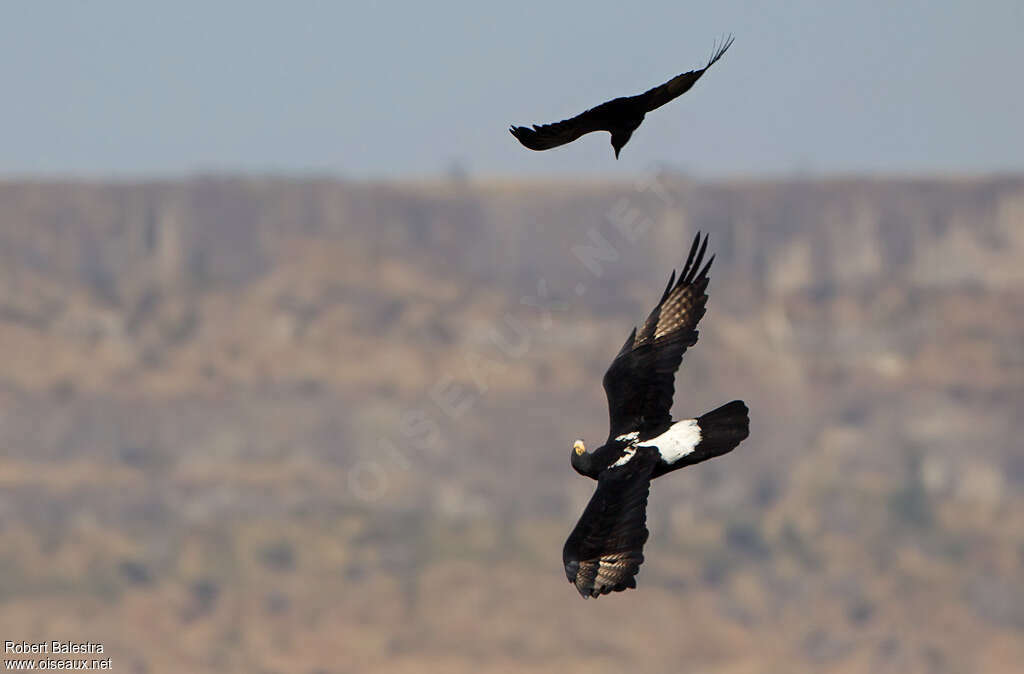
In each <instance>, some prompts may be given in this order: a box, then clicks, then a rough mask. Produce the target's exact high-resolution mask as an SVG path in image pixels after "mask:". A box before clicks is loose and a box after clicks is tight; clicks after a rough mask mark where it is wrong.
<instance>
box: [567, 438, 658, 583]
mask: <svg viewBox="0 0 1024 674" xmlns="http://www.w3.org/2000/svg"><path fill="white" fill-rule="evenodd" d="M656 463H657V457H656V456H654V454H653V452H649V453H641V452H640V451H638V452H637V453H636V454H635V455H634V456H633V458H632V459H630V460H629V461H628V462H627V463H625V464H624V465H622V466H618V467H615V468H609V469H608V470H605V471H604V472H603V473H601V475H600V476H599V477H598V479H597V490H596V491H595V492H594V495H593V496H592V497H591V499H590V503H588V504H587V507H586V509H585V510H584V511H583V515H582V516H581V517H580V521H579V522H578V523H577V524H576V528H575V529H573V531H572V533H571V534H569V539H568V540H566V542H565V547H564V548H563V549H562V562H563V563H564V564H565V575H566V576H567V577H568V578H569V582H570V583H572V584H573V585H575V586H576V589H577V590H578V591H579V593H580V594H581V595H583V597H584V598H586V597H599V596H601V595H602V594H608V593H609V592H619V591H621V590H625V589H626V588H627V587H636V574H637V572H638V571H639V570H640V565H641V564H643V561H644V555H643V548H644V543H646V542H647V494H648V492H649V491H650V486H651V472H652V471H653V469H654V466H655V465H656Z"/></svg>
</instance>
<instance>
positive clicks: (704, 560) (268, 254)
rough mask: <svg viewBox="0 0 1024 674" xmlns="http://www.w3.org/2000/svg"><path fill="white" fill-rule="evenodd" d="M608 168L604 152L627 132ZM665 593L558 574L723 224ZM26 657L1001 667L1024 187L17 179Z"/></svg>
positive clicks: (21, 622) (170, 664)
mask: <svg viewBox="0 0 1024 674" xmlns="http://www.w3.org/2000/svg"><path fill="white" fill-rule="evenodd" d="M604 149H606V148H604V147H603V146H602V150H604ZM698 229H699V230H703V231H706V232H709V233H710V239H711V243H710V248H711V249H712V250H713V251H714V252H715V253H716V254H717V256H718V257H717V260H716V262H715V264H714V267H713V268H712V273H711V278H712V280H711V286H710V290H709V295H710V301H709V309H708V314H707V315H706V317H705V318H704V320H703V322H702V325H701V338H700V342H699V343H698V345H697V346H696V347H695V348H693V349H691V350H690V351H689V352H688V353H687V355H686V358H685V360H684V363H683V367H682V369H681V373H680V376H679V378H678V380H677V391H678V393H677V405H676V414H677V416H680V417H686V416H691V415H695V414H699V413H702V412H704V411H707V410H709V409H711V408H712V407H714V406H717V405H719V404H721V403H724V402H726V401H728V400H731V399H734V398H742V399H745V400H746V401H747V403H748V404H749V406H750V408H751V429H752V433H751V436H750V438H749V439H748V440H747V441H745V442H744V443H743V444H742V445H741V446H740V447H739V448H738V449H737V450H736V451H734V452H733V453H732V454H730V455H728V456H726V457H722V458H720V459H716V460H714V461H711V462H709V463H706V464H703V465H701V466H699V467H697V468H694V469H690V470H687V471H683V472H681V473H677V474H674V475H673V476H672V477H670V478H667V479H666V480H662V481H658V482H657V483H656V484H655V486H654V488H653V490H652V498H651V502H650V509H649V525H650V528H651V530H652V536H651V540H650V542H649V543H648V545H647V548H646V554H647V561H646V562H645V564H644V566H643V567H642V569H641V573H640V576H639V578H638V580H639V589H638V590H637V591H632V592H627V593H623V594H619V595H615V596H611V597H605V598H602V599H600V600H598V601H586V602H585V601H583V600H581V599H580V598H579V596H578V595H577V594H576V593H575V590H574V589H573V588H572V587H571V586H570V585H569V584H568V583H567V582H566V581H565V577H564V574H563V572H562V569H561V560H560V552H561V546H562V543H563V541H564V539H565V536H566V535H567V534H568V532H569V531H570V529H571V527H572V526H573V525H574V523H575V521H576V518H577V517H578V515H579V513H580V512H581V510H582V507H583V505H584V503H585V502H586V500H587V499H588V498H589V496H590V493H591V491H592V486H593V485H592V483H591V482H589V481H588V480H585V479H584V478H581V477H579V476H578V475H576V474H575V473H573V472H572V470H571V469H570V467H569V461H568V458H569V457H568V455H569V447H570V444H571V442H572V440H573V438H575V437H583V438H585V439H586V440H587V441H588V443H589V444H590V445H591V446H596V445H597V444H600V442H601V441H602V440H603V436H604V433H605V432H606V428H607V426H606V424H607V418H606V409H605V400H604V394H603V391H602V389H601V386H600V380H601V376H602V374H603V372H604V369H605V368H606V367H607V365H608V364H609V362H610V360H611V358H612V357H613V355H614V354H615V352H616V351H617V349H618V348H619V346H620V345H621V343H622V341H623V340H624V339H625V337H626V335H627V334H628V332H629V330H630V328H631V327H632V325H633V324H635V323H636V322H639V321H641V320H642V319H643V318H644V316H645V315H646V312H647V311H649V310H650V308H651V307H652V306H653V302H654V301H655V300H656V299H657V297H658V295H659V293H660V291H661V289H662V288H663V284H664V283H665V281H666V279H667V277H668V274H669V273H670V270H671V269H672V268H673V267H678V266H680V265H681V264H682V263H683V261H684V258H685V253H686V251H687V249H688V246H689V242H690V240H691V238H692V236H693V234H694V233H695V232H696V231H697V230H698ZM0 278H2V282H0V348H2V350H3V352H4V354H5V358H4V363H3V365H2V366H0V401H2V404H0V450H2V451H0V539H2V541H3V546H2V548H0V638H3V639H16V640H20V639H26V640H30V641H31V640H36V639H72V640H84V639H90V640H93V641H100V642H102V643H104V645H105V647H106V649H107V655H110V656H111V657H112V658H113V664H114V668H115V669H116V670H117V671H122V672H128V671H134V672H162V671H191V672H310V673H312V672H382V673H383V672H412V671H445V672H512V671H516V672H520V671H529V672H534V671H535V672H542V671H553V670H556V669H557V670H559V671H565V672H583V671H587V672H605V671H607V672H612V671H621V669H622V668H623V667H629V668H631V669H632V670H634V671H637V672H658V671H674V670H678V669H679V668H680V667H685V668H686V669H687V670H688V671H695V672H697V671H699V672H721V673H741V672H801V671H806V672H854V671H857V672H992V673H997V672H1011V671H1019V666H1020V663H1021V662H1022V661H1024V490H1022V485H1024V452H1022V450H1021V440H1020V438H1021V436H1022V432H1024V417H1022V415H1021V411H1022V409H1021V400H1022V396H1024V180H1022V179H1020V178H1018V177H998V176H995V177H985V178H982V177H979V178H959V179H958V178H943V179H937V178H936V179H913V178H909V177H908V178H881V177H880V178H873V179H868V178H832V179H810V178H806V179H804V178H790V179H781V178H780V179H774V180H768V179H762V180H755V179H749V180H725V179H722V180H696V179H693V178H690V177H687V176H686V175H683V174H677V173H671V172H661V173H652V174H645V175H643V176H641V177H640V178H639V179H638V180H637V181H635V182H633V181H630V180H625V179H617V178H616V179H608V180H605V181H599V180H595V179H590V180H587V181H574V180H572V179H570V178H560V179H551V180H544V181H540V180H527V179H522V180H512V179H505V180H497V179H494V180H485V179H481V180H474V179H472V178H470V177H468V176H467V175H465V174H464V173H462V172H460V171H452V172H451V175H450V176H449V178H447V179H443V180H441V179H439V180H432V181H427V180H423V181H396V180H390V181H380V182H366V181H362V182H358V181H345V180H341V179H327V178H324V179H319V178H316V177H308V178H286V177H251V176H250V177H237V178H232V177H230V176H213V175H210V176H196V177H194V178H189V179H174V180H171V179H167V180H149V181H141V180H122V181H104V180H70V179H68V180H59V179H53V178H51V179H46V180H40V179H15V178H10V179H6V180H4V181H3V182H0Z"/></svg>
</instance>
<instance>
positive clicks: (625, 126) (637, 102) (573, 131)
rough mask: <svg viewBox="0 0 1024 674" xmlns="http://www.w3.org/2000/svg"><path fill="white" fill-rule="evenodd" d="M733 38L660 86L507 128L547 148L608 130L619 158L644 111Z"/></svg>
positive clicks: (683, 87) (689, 79)
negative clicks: (562, 116) (559, 116)
mask: <svg viewBox="0 0 1024 674" xmlns="http://www.w3.org/2000/svg"><path fill="white" fill-rule="evenodd" d="M732 41H733V38H732V36H731V35H730V36H729V37H728V38H726V40H725V41H724V42H723V43H722V45H721V46H720V47H718V48H716V49H715V51H714V53H713V54H712V55H711V58H710V59H709V60H708V62H707V64H706V65H705V66H704V67H703V68H701V69H700V70H691V71H690V72H688V73H683V74H682V75H676V76H675V77H673V78H672V79H670V80H669V81H668V82H665V83H664V84H662V85H661V86H657V87H654V88H653V89H651V90H649V91H645V92H644V93H642V94H637V95H636V96H627V97H623V98H616V99H614V100H611V101H608V102H607V103H602V104H601V105H599V106H597V107H596V108H591V109H589V110H587V111H586V112H584V113H581V114H579V115H576V116H575V117H573V118H572V119H566V120H562V121H561V122H555V123H554V124H545V125H543V126H537V125H536V124H534V126H533V128H532V129H531V128H528V127H525V126H513V127H509V131H510V132H511V133H512V135H513V136H515V137H516V138H517V139H518V140H519V142H520V143H522V144H523V145H525V146H526V147H528V148H530V149H531V150H548V149H550V148H553V147H558V146H559V145H565V144H566V143H571V142H572V141H574V140H576V139H577V138H579V137H580V136H582V135H583V134H585V133H591V132H592V131H607V132H609V133H610V134H612V148H614V149H615V158H616V159H618V158H619V150H621V149H622V146H623V145H625V144H626V143H627V142H629V137H630V136H632V135H633V132H634V131H636V129H637V127H638V126H640V123H641V122H643V121H644V115H646V114H647V113H648V112H650V111H651V110H654V109H656V108H660V107H661V106H663V105H665V104H666V103H668V102H669V101H671V100H672V99H673V98H676V97H677V96H682V95H683V94H685V93H686V92H687V91H689V90H690V87H692V86H693V85H694V83H696V82H697V80H699V79H700V77H701V75H703V74H704V72H705V71H707V69H708V68H710V67H711V66H712V65H714V63H715V61H717V60H718V59H720V58H722V54H724V53H725V52H726V50H727V49H728V48H729V47H731V46H732Z"/></svg>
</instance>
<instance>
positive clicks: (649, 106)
mask: <svg viewBox="0 0 1024 674" xmlns="http://www.w3.org/2000/svg"><path fill="white" fill-rule="evenodd" d="M732 42H733V38H732V36H731V35H730V36H729V37H728V38H726V40H725V42H723V43H722V46H721V47H718V48H717V49H716V50H715V52H714V53H713V54H712V55H711V58H710V59H709V60H708V62H707V65H705V66H704V67H703V68H701V69H700V70H691V71H690V72H688V73H683V74H682V75H676V76H675V77H673V78H672V79H670V80H669V81H668V82H665V83H664V84H662V85H661V86H657V87H654V88H653V89H649V90H648V91H645V92H644V93H642V94H638V95H636V96H634V97H633V98H634V99H635V100H637V102H639V103H640V104H641V107H642V109H643V111H644V112H650V111H651V110H654V109H655V108H660V107H661V106H663V105H665V104H666V103H668V102H669V101H671V100H672V99H673V98H676V97H677V96H682V95H683V94H685V93H686V92H687V91H689V90H690V87H692V86H693V85H694V84H695V83H696V82H697V80H699V79H700V76H701V75H703V74H704V72H705V71H706V70H707V69H708V68H710V67H711V66H712V65H714V63H715V61H717V60H718V59H720V58H722V54H724V53H725V52H726V50H727V49H729V47H731V46H732Z"/></svg>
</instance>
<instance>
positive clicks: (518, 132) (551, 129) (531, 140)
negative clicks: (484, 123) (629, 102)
mask: <svg viewBox="0 0 1024 674" xmlns="http://www.w3.org/2000/svg"><path fill="white" fill-rule="evenodd" d="M602 105H604V104H602ZM602 105H599V106H597V107H595V108H590V109H589V110H587V111H586V112H581V113H580V114H578V115H576V116H575V117H572V118H570V119H563V120H562V121H561V122H554V123H553V124H544V125H542V126H537V125H536V124H534V125H533V128H532V129H531V128H529V127H526V126H512V127H509V129H508V130H509V133H511V134H512V135H513V136H515V137H516V139H517V140H518V141H519V142H520V143H522V144H523V145H525V146H526V147H528V148H530V149H531V150H548V149H551V148H553V147H558V146H559V145H565V144H566V143H571V142H572V141H574V140H576V139H577V138H579V137H580V136H582V135H583V134H585V133H591V132H592V131H606V130H608V126H607V124H606V122H607V120H606V119H605V116H604V114H603V110H602Z"/></svg>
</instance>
